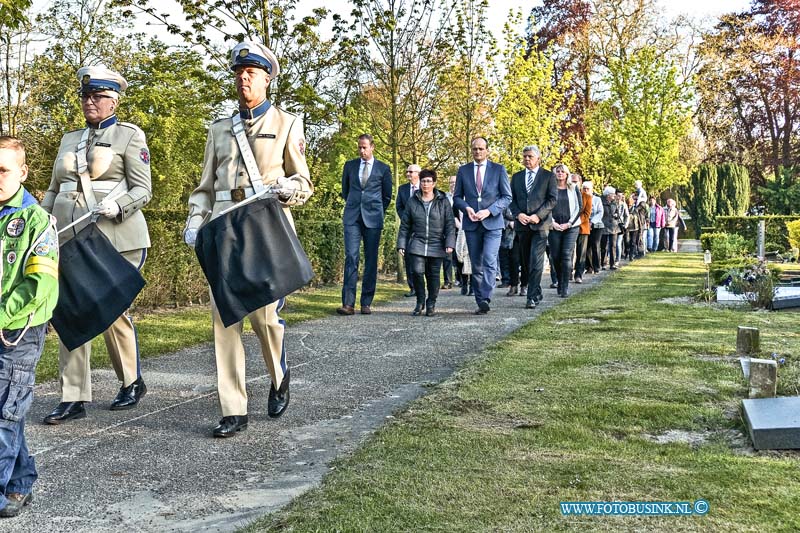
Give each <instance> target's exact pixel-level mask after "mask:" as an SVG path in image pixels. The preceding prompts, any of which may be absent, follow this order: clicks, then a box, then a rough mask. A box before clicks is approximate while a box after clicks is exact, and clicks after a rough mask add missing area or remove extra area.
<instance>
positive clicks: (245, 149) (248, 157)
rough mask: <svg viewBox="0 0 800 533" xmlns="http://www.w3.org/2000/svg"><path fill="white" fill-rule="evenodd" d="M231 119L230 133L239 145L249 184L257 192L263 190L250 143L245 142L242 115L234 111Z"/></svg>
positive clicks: (262, 183)
mask: <svg viewBox="0 0 800 533" xmlns="http://www.w3.org/2000/svg"><path fill="white" fill-rule="evenodd" d="M231 120H232V121H233V127H232V128H231V133H233V136H234V137H235V138H236V144H238V145H239V152H240V153H241V154H242V159H243V160H244V166H245V168H246V169H247V175H248V176H249V177H250V184H251V185H252V186H253V190H254V191H255V192H256V193H259V192H261V191H263V190H264V180H263V179H262V178H261V172H260V171H259V170H258V163H256V158H255V156H254V155H253V149H252V148H250V143H249V142H247V135H245V132H244V124H243V123H242V117H240V116H239V113H236V114H235V115H233V117H231Z"/></svg>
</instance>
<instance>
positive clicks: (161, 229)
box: [136, 209, 397, 307]
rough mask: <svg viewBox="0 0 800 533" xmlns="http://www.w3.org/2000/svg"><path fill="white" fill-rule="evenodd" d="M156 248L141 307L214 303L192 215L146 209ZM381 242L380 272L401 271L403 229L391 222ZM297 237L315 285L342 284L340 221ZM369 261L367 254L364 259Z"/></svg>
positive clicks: (304, 227) (302, 227) (306, 228)
mask: <svg viewBox="0 0 800 533" xmlns="http://www.w3.org/2000/svg"><path fill="white" fill-rule="evenodd" d="M144 214H145V218H146V219H147V225H148V227H149V228H150V240H151V242H152V246H151V247H150V249H149V250H148V256H147V262H146V263H145V266H144V269H143V270H142V275H143V276H144V279H145V280H147V285H145V288H144V290H143V291H142V293H141V294H140V295H139V298H138V299H137V301H136V304H137V305H138V306H143V307H164V306H182V305H188V304H192V303H199V302H206V301H208V286H207V284H206V280H205V277H204V276H203V272H202V270H200V266H199V264H198V262H197V258H196V256H195V254H194V250H192V249H191V248H189V247H188V246H186V245H185V244H184V243H183V235H182V231H183V227H184V224H185V222H186V212H185V211H183V210H161V209H158V210H156V209H151V210H148V209H145V210H144ZM387 218H388V220H387V221H386V225H385V226H384V228H383V235H382V237H381V249H380V255H379V257H378V269H379V270H380V271H381V272H396V271H397V270H396V269H397V252H396V241H397V225H396V223H395V221H394V217H387ZM297 235H298V237H299V238H300V242H301V243H302V244H303V248H304V249H305V251H306V254H308V257H309V260H310V261H311V265H312V266H313V267H314V273H315V274H316V276H315V278H314V279H313V280H312V282H311V283H312V285H313V284H321V283H336V282H340V281H341V279H342V274H343V272H344V229H343V225H342V221H341V219H340V220H320V221H309V220H301V221H298V223H297ZM362 261H363V255H362Z"/></svg>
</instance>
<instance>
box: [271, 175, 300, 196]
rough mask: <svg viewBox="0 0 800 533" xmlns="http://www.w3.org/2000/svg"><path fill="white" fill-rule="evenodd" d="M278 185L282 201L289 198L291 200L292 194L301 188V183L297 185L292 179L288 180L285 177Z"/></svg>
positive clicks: (280, 179)
mask: <svg viewBox="0 0 800 533" xmlns="http://www.w3.org/2000/svg"><path fill="white" fill-rule="evenodd" d="M277 184H278V191H277V192H278V196H280V197H281V199H283V200H288V199H289V198H291V197H292V194H294V192H295V191H296V190H297V189H299V188H300V184H299V183H297V182H296V181H295V180H293V179H292V178H287V177H285V176H282V177H280V178H278V181H277Z"/></svg>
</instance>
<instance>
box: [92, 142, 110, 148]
mask: <svg viewBox="0 0 800 533" xmlns="http://www.w3.org/2000/svg"><path fill="white" fill-rule="evenodd" d="M95 146H102V147H103V148H111V144H110V143H95Z"/></svg>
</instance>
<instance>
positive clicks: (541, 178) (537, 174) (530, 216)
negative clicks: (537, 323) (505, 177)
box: [510, 146, 558, 309]
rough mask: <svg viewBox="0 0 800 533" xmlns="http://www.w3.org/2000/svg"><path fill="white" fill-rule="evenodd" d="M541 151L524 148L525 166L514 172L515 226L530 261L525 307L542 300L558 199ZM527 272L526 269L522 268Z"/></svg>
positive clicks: (523, 254) (523, 253)
mask: <svg viewBox="0 0 800 533" xmlns="http://www.w3.org/2000/svg"><path fill="white" fill-rule="evenodd" d="M540 162H541V155H540V152H539V149H538V148H537V147H535V146H526V147H525V148H523V149H522V164H523V165H525V168H524V169H523V170H521V171H519V172H517V173H516V174H514V175H513V176H511V193H512V200H511V206H510V207H511V214H513V215H514V220H515V226H514V230H515V231H516V232H517V235H519V245H520V257H521V260H522V261H527V266H528V268H527V270H528V301H527V302H526V303H525V307H526V308H528V309H533V308H535V307H536V306H537V305H538V304H539V302H541V301H542V270H543V269H544V252H545V246H546V245H547V234H548V233H549V232H550V227H551V226H552V223H553V218H552V217H551V216H550V212H551V211H552V210H553V207H555V205H556V201H557V200H558V191H557V190H556V178H555V176H554V175H553V173H552V172H550V171H549V170H545V169H543V168H541V167H540V166H539V163H540ZM522 270H523V272H524V271H525V270H526V269H525V268H523V269H522Z"/></svg>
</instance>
